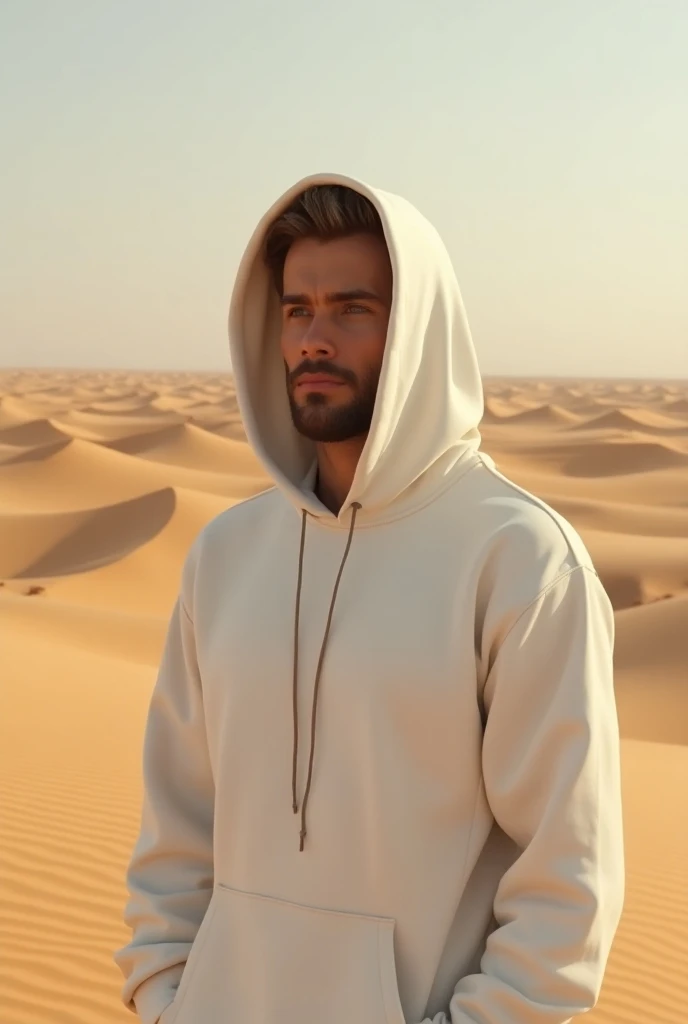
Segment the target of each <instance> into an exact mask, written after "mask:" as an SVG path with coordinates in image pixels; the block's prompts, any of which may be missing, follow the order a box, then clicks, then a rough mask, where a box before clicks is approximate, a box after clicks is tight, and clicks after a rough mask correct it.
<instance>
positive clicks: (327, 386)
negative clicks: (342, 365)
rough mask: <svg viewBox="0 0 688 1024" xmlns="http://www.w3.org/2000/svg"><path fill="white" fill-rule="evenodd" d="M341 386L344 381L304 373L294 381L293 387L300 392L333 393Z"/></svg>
mask: <svg viewBox="0 0 688 1024" xmlns="http://www.w3.org/2000/svg"><path fill="white" fill-rule="evenodd" d="M343 385H344V381H343V380H338V379H337V378H336V377H326V376H324V375H322V374H308V373H304V374H302V376H300V377H299V378H298V379H297V380H296V383H295V385H294V386H295V388H297V389H298V390H300V391H333V390H334V389H335V388H341V387H342V386H343Z"/></svg>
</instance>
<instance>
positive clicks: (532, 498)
mask: <svg viewBox="0 0 688 1024" xmlns="http://www.w3.org/2000/svg"><path fill="white" fill-rule="evenodd" d="M477 454H478V455H480V456H482V455H483V452H478V453H477ZM480 461H481V463H482V465H483V466H484V467H485V469H486V470H487V471H488V473H491V474H492V476H493V477H495V479H497V480H501V481H502V483H503V484H505V485H506V486H507V487H509V488H511V490H512V491H515V492H516V493H517V494H520V495H521V496H522V497H524V498H527V499H528V501H529V502H530V503H531V505H534V506H536V507H537V508H539V509H541V510H542V511H543V512H544V513H545V514H546V515H547V517H548V518H549V519H550V521H551V522H552V523H554V525H555V526H556V528H557V529H558V531H559V533H560V534H561V536H562V537H563V538H564V540H565V541H566V546H567V548H568V550H569V552H570V554H571V555H572V557H573V558H574V559H575V560H576V568H580V569H589V568H590V566H588V565H586V564H585V562H581V561H580V559H579V557H578V555H577V553H576V551H575V550H574V548H573V546H572V544H571V541H570V540H569V538H568V537H567V536H566V532H565V531H564V530H563V529H562V526H561V523H560V522H559V520H558V519H557V517H556V515H553V514H552V513H553V512H554V511H555V510H554V509H551V508H550V507H549V506H548V504H547V502H545V501H543V500H542V498H538V496H537V495H536V494H531V493H530V491H527V490H526V489H525V488H524V487H519V485H518V484H517V483H515V482H514V481H513V480H510V479H509V477H508V476H504V474H503V473H500V472H499V470H498V469H496V468H495V467H493V466H490V465H489V463H487V462H486V461H485V460H484V459H483V458H481V459H480ZM593 571H594V570H593ZM595 575H597V574H596V573H595ZM535 600H537V598H536V599H535Z"/></svg>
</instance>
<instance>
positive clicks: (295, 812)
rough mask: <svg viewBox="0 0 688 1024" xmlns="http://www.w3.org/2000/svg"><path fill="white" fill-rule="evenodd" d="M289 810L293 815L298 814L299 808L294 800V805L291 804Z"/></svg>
mask: <svg viewBox="0 0 688 1024" xmlns="http://www.w3.org/2000/svg"><path fill="white" fill-rule="evenodd" d="M291 809H292V811H293V812H294V814H298V810H299V808H298V806H297V803H296V800H295V801H294V803H293V804H292V805H291Z"/></svg>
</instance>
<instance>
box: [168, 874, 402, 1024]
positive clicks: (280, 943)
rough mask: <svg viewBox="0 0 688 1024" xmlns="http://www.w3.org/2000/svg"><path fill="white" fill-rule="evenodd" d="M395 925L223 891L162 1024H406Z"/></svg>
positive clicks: (224, 888) (217, 889) (217, 890)
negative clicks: (395, 947) (398, 970)
mask: <svg viewBox="0 0 688 1024" xmlns="http://www.w3.org/2000/svg"><path fill="white" fill-rule="evenodd" d="M394 926H395V922H394V919H393V918H389V917H373V916H368V915H363V914H352V913H348V912H346V911H337V910H322V909H320V908H317V907H309V906H304V905H303V904H299V903H291V902H289V901H287V900H282V899H277V898H275V897H272V896H261V895H258V894H255V893H247V892H242V891H240V890H238V889H231V888H229V887H228V886H224V885H216V887H215V890H214V892H213V897H212V902H211V906H210V907H209V908H208V914H207V915H206V918H205V920H204V922H203V925H202V926H201V930H199V933H198V936H197V939H196V942H195V943H194V947H193V948H192V950H191V953H190V955H189V959H188V961H187V965H186V968H185V970H184V974H183V975H182V980H181V983H180V985H179V989H178V991H177V995H176V997H175V1000H174V1002H173V1003H172V1006H171V1007H170V1008H169V1010H168V1011H167V1016H166V1017H165V1024H199V1022H201V1021H202V1022H203V1024H226V1022H227V1021H228V1020H232V1021H234V1020H236V1021H237V1022H241V1024H270V1022H272V1021H279V1022H280V1024H316V1022H318V1024H319V1022H321V1021H327V1024H405V1020H404V1013H403V1010H402V1006H401V1000H400V998H399V989H398V984H397V973H396V963H395V957H394Z"/></svg>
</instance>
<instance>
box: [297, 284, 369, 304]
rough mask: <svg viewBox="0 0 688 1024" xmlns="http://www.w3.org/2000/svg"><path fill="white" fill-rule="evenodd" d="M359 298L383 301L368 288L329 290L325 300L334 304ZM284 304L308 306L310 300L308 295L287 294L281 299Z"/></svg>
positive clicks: (354, 300)
mask: <svg viewBox="0 0 688 1024" xmlns="http://www.w3.org/2000/svg"><path fill="white" fill-rule="evenodd" d="M359 299H367V300H368V301H369V302H382V299H381V298H380V296H379V295H376V294H375V292H371V291H369V290H368V289H367V288H350V289H349V290H348V291H343V292H329V293H328V294H327V295H326V296H325V301H326V302H328V303H330V304H331V305H333V304H334V303H336V302H356V301H357V300H359ZM281 302H282V305H283V306H307V305H308V304H309V302H310V298H309V297H308V295H304V294H294V293H292V294H287V295H283V296H282V299H281Z"/></svg>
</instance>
